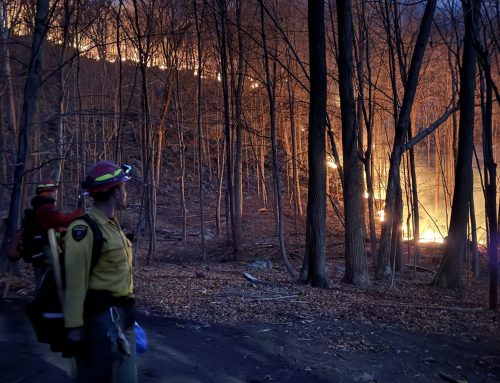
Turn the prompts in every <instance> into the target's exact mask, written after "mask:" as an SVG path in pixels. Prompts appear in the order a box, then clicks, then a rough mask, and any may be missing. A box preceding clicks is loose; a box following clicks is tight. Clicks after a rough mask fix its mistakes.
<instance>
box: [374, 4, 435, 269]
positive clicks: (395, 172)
mask: <svg viewBox="0 0 500 383" xmlns="http://www.w3.org/2000/svg"><path fill="white" fill-rule="evenodd" d="M435 8H436V0H429V1H428V2H427V4H426V6H425V11H424V15H423V17H422V22H421V24H420V29H419V32H418V36H417V41H416V43H415V49H414V51H413V55H412V58H411V64H410V70H409V72H408V77H407V81H406V83H405V87H404V96H403V102H402V104H401V109H400V113H399V117H398V121H397V125H396V133H395V136H394V144H393V147H392V153H391V158H390V167H389V179H388V181H387V191H386V199H385V209H384V217H385V219H384V223H383V224H382V230H381V235H380V247H379V257H378V262H377V278H379V279H384V278H387V277H388V276H390V274H391V270H390V267H389V253H390V244H391V235H392V225H393V220H394V204H395V198H396V190H397V181H398V180H399V168H400V164H401V156H402V154H403V153H402V148H403V143H404V139H405V138H406V136H407V131H408V126H409V125H410V117H411V109H412V106H413V100H414V98H415V93H416V89H417V85H418V80H419V75H420V68H421V65H422V60H423V57H424V53H425V48H426V45H427V41H428V39H429V35H430V30H431V26H432V20H433V16H434V10H435Z"/></svg>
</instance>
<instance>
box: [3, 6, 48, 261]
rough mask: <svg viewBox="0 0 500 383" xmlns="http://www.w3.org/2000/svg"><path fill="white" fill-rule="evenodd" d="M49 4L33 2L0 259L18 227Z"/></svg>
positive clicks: (33, 128) (39, 83)
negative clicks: (28, 50) (29, 53)
mask: <svg viewBox="0 0 500 383" xmlns="http://www.w3.org/2000/svg"><path fill="white" fill-rule="evenodd" d="M48 14H49V1H48V0H37V2H36V14H35V29H34V31H33V41H32V44H31V58H30V63H29V67H28V77H27V79H26V84H25V87H24V96H23V108H22V111H21V118H20V122H19V130H18V144H17V156H16V164H15V170H14V185H13V187H12V193H11V199H10V205H9V216H8V221H7V225H6V230H5V235H4V239H3V242H2V249H1V251H0V258H1V257H3V256H4V255H5V251H6V249H7V246H8V245H9V242H10V240H11V238H13V235H14V232H15V231H16V229H17V228H18V227H19V220H20V216H21V204H22V198H21V196H22V188H23V178H24V176H25V170H26V161H27V159H28V155H29V152H30V147H29V142H28V140H29V138H30V137H32V136H33V133H34V130H35V124H34V121H35V114H36V108H37V101H38V92H39V90H40V87H41V83H42V76H41V69H42V61H43V56H44V53H45V45H46V37H47V28H48Z"/></svg>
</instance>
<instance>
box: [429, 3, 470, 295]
mask: <svg viewBox="0 0 500 383" xmlns="http://www.w3.org/2000/svg"><path fill="white" fill-rule="evenodd" d="M462 4H463V9H464V18H465V36H464V45H463V56H462V68H461V71H460V123H459V133H458V156H457V165H456V170H455V187H454V193H453V204H452V209H451V219H450V228H449V230H448V240H447V241H446V253H445V256H444V258H443V261H442V263H441V266H440V268H439V272H438V274H437V276H436V278H435V279H434V284H435V285H436V286H438V287H442V288H450V289H461V288H462V287H463V284H462V279H461V263H462V257H463V254H464V248H465V243H466V242H465V240H466V236H467V221H468V216H469V203H470V197H471V188H472V145H473V134H474V98H475V88H476V52H475V50H474V45H473V44H474V28H475V25H478V20H479V1H478V0H470V1H469V0H464V1H463V2H462Z"/></svg>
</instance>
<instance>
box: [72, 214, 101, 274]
mask: <svg viewBox="0 0 500 383" xmlns="http://www.w3.org/2000/svg"><path fill="white" fill-rule="evenodd" d="M78 219H82V220H84V221H85V222H86V223H87V225H89V227H90V230H92V234H93V235H94V242H93V243H92V259H91V261H90V270H92V269H93V268H94V267H95V265H97V261H99V258H100V257H101V249H102V245H103V243H104V238H103V236H102V231H101V229H100V228H99V225H98V224H97V222H96V221H95V220H94V219H93V218H91V217H90V216H89V215H88V214H85V215H83V216H81V217H79V218H78Z"/></svg>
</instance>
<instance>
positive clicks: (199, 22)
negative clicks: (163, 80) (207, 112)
mask: <svg viewBox="0 0 500 383" xmlns="http://www.w3.org/2000/svg"><path fill="white" fill-rule="evenodd" d="M193 5H194V14H195V24H196V42H197V49H198V82H197V88H196V91H197V115H196V122H197V125H198V182H199V189H200V190H199V195H200V236H201V258H202V259H203V261H206V258H207V255H206V251H205V211H204V210H205V207H204V201H203V152H202V141H203V137H202V128H201V96H202V89H201V86H202V81H201V76H202V74H203V48H202V46H201V30H200V27H201V26H202V25H203V20H204V15H205V2H203V7H202V10H201V15H198V6H197V0H193Z"/></svg>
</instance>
